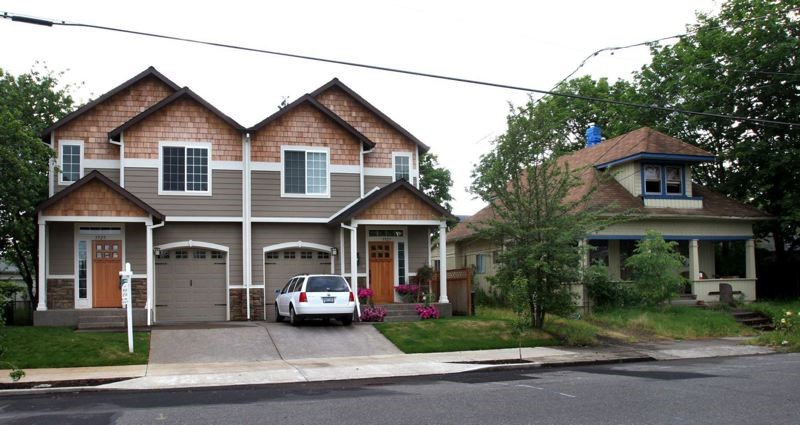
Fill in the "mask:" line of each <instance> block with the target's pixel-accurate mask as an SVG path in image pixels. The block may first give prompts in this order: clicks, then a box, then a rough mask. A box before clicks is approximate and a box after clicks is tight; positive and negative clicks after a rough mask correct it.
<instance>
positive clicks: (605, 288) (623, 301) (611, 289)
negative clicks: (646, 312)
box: [583, 261, 641, 310]
mask: <svg viewBox="0 0 800 425" xmlns="http://www.w3.org/2000/svg"><path fill="white" fill-rule="evenodd" d="M583 284H584V285H585V286H586V290H587V291H588V293H589V298H591V299H592V302H593V303H594V307H595V308H596V309H598V310H608V309H613V308H618V307H629V306H635V305H639V304H641V300H640V299H639V297H638V296H637V293H636V291H635V288H634V287H633V285H632V284H631V283H627V282H619V281H615V280H611V278H610V277H609V275H608V267H606V265H605V264H604V263H603V262H602V261H600V262H597V263H595V264H593V265H591V266H590V267H588V268H587V269H586V270H585V271H584V274H583Z"/></svg>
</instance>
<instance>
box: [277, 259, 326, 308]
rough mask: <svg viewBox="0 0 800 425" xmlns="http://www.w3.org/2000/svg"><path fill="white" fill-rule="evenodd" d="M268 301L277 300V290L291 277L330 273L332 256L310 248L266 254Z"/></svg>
mask: <svg viewBox="0 0 800 425" xmlns="http://www.w3.org/2000/svg"><path fill="white" fill-rule="evenodd" d="M264 272H265V277H266V284H267V303H268V304H272V303H274V302H275V290H276V289H280V288H283V285H285V284H286V282H288V281H289V278H291V277H292V276H295V275H298V274H328V273H330V272H331V256H330V253H328V252H323V251H312V250H309V249H301V248H297V249H286V250H283V251H270V252H267V253H266V254H264Z"/></svg>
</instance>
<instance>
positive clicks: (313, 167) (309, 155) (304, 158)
mask: <svg viewBox="0 0 800 425" xmlns="http://www.w3.org/2000/svg"><path fill="white" fill-rule="evenodd" d="M282 153H283V161H282V162H283V172H282V173H281V179H282V180H283V182H282V184H281V195H282V196H311V197H327V196H329V195H330V187H329V184H328V182H329V181H330V178H329V170H330V167H329V166H328V163H329V161H328V158H329V155H328V151H327V150H317V149H302V148H300V149H298V148H291V149H288V148H287V149H283V152H282Z"/></svg>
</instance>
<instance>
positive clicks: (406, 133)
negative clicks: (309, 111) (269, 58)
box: [311, 78, 431, 153]
mask: <svg viewBox="0 0 800 425" xmlns="http://www.w3.org/2000/svg"><path fill="white" fill-rule="evenodd" d="M331 87H337V88H339V89H340V90H342V91H343V92H345V93H347V94H348V95H349V96H350V97H352V98H353V99H355V100H356V101H357V102H358V103H360V104H361V106H363V107H365V108H367V109H368V110H369V111H370V112H372V113H373V114H375V115H377V116H378V117H380V118H381V119H382V120H383V121H385V122H386V124H389V126H390V127H392V128H394V129H395V130H397V131H398V132H400V134H402V135H403V136H406V137H408V138H409V139H411V141H413V142H414V143H416V144H417V146H419V149H420V151H421V152H422V153H426V152H428V151H429V150H430V149H431V148H430V146H428V145H426V144H425V143H422V142H421V141H420V140H419V139H417V138H416V137H414V135H413V134H411V133H410V132H409V131H408V130H406V129H405V128H403V127H402V126H401V125H400V124H398V123H396V122H395V121H394V120H392V119H391V118H389V117H388V116H387V115H386V114H384V113H383V112H381V111H380V110H379V109H378V108H376V107H374V106H372V104H371V103H369V102H367V100H366V99H364V98H363V97H361V96H360V95H359V94H358V93H356V92H355V91H353V89H351V88H350V87H347V86H346V85H345V84H344V83H343V82H341V81H339V79H338V78H334V79H333V80H331V81H329V82H328V83H326V84H325V85H323V86H322V87H320V88H318V89H316V90H314V91H313V92H311V96H313V97H315V98H316V97H317V96H319V95H320V94H322V93H323V92H325V91H326V90H328V89H329V88H331Z"/></svg>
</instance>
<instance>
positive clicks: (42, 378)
mask: <svg viewBox="0 0 800 425" xmlns="http://www.w3.org/2000/svg"><path fill="white" fill-rule="evenodd" d="M369 328H371V327H369ZM772 352H773V350H771V349H769V348H766V347H758V346H751V345H744V344H742V341H741V340H740V339H737V338H724V339H715V340H702V341H670V342H662V343H654V344H634V345H617V346H603V347H595V348H547V347H538V348H523V349H522V358H523V360H524V361H525V363H517V364H510V365H505V366H503V365H497V364H491V362H498V361H501V362H509V361H515V360H517V361H518V359H519V356H520V352H519V351H518V350H517V349H502V350H481V351H461V352H451V353H431V354H383V355H371V356H344V357H327V358H326V357H322V358H300V359H286V360H283V359H273V360H254V361H236V362H226V363H220V362H212V363H203V362H197V363H186V362H182V363H160V364H159V363H151V364H150V365H149V366H144V365H143V366H116V367H105V368H67V369H31V370H27V371H26V373H27V375H26V376H25V378H23V382H51V381H61V380H82V379H115V378H131V379H127V380H124V381H119V382H114V383H110V384H105V385H100V386H98V387H93V388H95V389H98V390H103V389H105V390H113V389H116V390H121V389H125V390H148V389H159V388H194V387H214V386H230V385H254V384H269V383H289V382H313V381H329V380H344V379H363V378H388V377H396V376H417V375H431V374H446V373H458V372H467V371H473V370H480V369H486V368H497V367H542V366H566V365H571V364H592V363H604V362H623V361H643V360H654V359H655V360H661V359H663V360H667V359H687V358H708V357H722V356H739V355H753V354H767V353H772ZM0 381H2V382H4V383H8V382H10V379H9V378H8V373H7V371H0ZM53 390H55V391H66V390H68V389H64V388H61V389H50V390H42V391H53ZM15 391H17V392H19V391H23V392H30V391H38V390H7V391H0V394H9V393H13V392H15ZM69 391H74V388H73V389H71V390H69Z"/></svg>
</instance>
